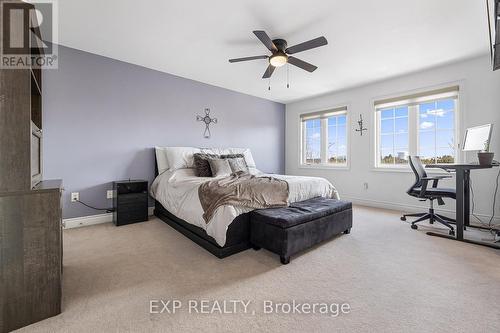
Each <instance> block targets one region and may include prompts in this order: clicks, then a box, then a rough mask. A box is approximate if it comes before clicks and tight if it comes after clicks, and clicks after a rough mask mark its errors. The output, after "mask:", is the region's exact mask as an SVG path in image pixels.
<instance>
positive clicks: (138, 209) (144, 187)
mask: <svg viewBox="0 0 500 333" xmlns="http://www.w3.org/2000/svg"><path fill="white" fill-rule="evenodd" d="M113 190H114V191H115V196H114V198H113V208H114V209H115V211H114V212H113V223H114V224H115V225H116V226H120V225H125V224H130V223H136V222H143V221H147V220H148V181H147V180H122V181H117V182H113Z"/></svg>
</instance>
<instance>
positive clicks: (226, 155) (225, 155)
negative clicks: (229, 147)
mask: <svg viewBox="0 0 500 333" xmlns="http://www.w3.org/2000/svg"><path fill="white" fill-rule="evenodd" d="M220 158H226V159H227V158H245V156H244V155H243V154H224V155H220Z"/></svg>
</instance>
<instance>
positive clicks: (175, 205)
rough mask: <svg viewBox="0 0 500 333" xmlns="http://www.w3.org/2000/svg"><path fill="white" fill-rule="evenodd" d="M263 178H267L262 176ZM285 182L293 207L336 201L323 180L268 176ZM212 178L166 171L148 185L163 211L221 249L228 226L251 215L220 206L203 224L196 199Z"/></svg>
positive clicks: (234, 208)
mask: <svg viewBox="0 0 500 333" xmlns="http://www.w3.org/2000/svg"><path fill="white" fill-rule="evenodd" d="M261 175H263V176H266V174H261ZM267 176H272V177H275V178H278V179H282V180H285V181H286V182H287V183H288V187H289V192H290V193H289V198H288V202H289V203H293V202H297V201H303V200H307V199H311V198H314V197H319V196H321V197H329V198H336V199H339V195H338V192H337V190H336V189H335V188H334V187H333V185H332V184H331V183H330V182H329V181H327V180H326V179H324V178H318V177H303V176H285V175H275V174H273V175H267ZM211 179H213V178H205V177H196V176H195V174H194V169H179V170H175V171H165V172H164V173H162V174H161V175H159V176H158V177H156V179H155V180H154V182H153V184H152V185H151V195H152V196H153V198H155V199H156V200H157V201H159V202H160V203H161V204H162V205H163V207H165V209H167V210H168V211H169V212H170V213H172V214H174V215H175V216H177V217H178V218H180V219H182V220H184V221H186V222H188V223H191V224H194V225H196V226H198V227H200V228H203V229H204V230H205V231H206V233H207V234H208V235H209V236H212V237H213V238H214V239H215V240H216V241H217V244H219V245H220V246H224V244H225V243H226V232H227V228H228V227H229V225H230V224H231V222H232V221H233V220H234V219H235V218H236V217H237V216H238V215H240V214H243V213H246V212H249V211H251V210H252V209H251V208H245V207H236V206H222V207H220V208H218V209H217V211H216V212H215V214H214V217H213V218H212V219H211V220H210V222H209V223H208V224H207V223H205V221H204V220H203V217H202V215H203V209H202V207H201V204H200V199H199V197H198V187H199V186H200V185H201V184H202V183H203V182H206V181H208V180H211Z"/></svg>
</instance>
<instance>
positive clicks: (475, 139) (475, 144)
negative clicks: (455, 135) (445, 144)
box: [463, 124, 493, 151]
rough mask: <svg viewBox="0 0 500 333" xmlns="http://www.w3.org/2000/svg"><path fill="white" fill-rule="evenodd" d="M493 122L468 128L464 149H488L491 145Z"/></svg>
mask: <svg viewBox="0 0 500 333" xmlns="http://www.w3.org/2000/svg"><path fill="white" fill-rule="evenodd" d="M492 128H493V125H492V124H487V125H482V126H476V127H471V128H468V129H467V131H466V132H465V139H464V145H463V151H474V150H477V151H481V150H486V149H487V147H489V145H490V138H491V130H492Z"/></svg>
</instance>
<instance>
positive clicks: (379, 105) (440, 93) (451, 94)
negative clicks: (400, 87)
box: [375, 86, 459, 111]
mask: <svg viewBox="0 0 500 333" xmlns="http://www.w3.org/2000/svg"><path fill="white" fill-rule="evenodd" d="M458 92H459V87H458V86H452V87H448V88H443V89H437V90H432V91H427V92H422V93H417V94H411V95H406V96H400V97H394V98H387V99H382V100H378V101H375V109H376V110H377V111H379V110H381V109H387V108H392V107H397V106H402V105H416V104H420V103H425V102H430V101H435V100H438V99H444V98H458Z"/></svg>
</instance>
